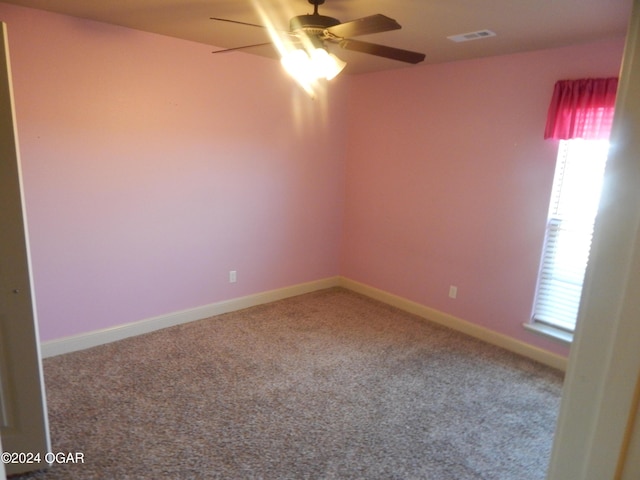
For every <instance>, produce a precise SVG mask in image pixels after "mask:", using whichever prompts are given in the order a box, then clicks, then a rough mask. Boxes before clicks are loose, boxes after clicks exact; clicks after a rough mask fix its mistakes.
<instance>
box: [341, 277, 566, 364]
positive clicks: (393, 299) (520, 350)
mask: <svg viewBox="0 0 640 480" xmlns="http://www.w3.org/2000/svg"><path fill="white" fill-rule="evenodd" d="M339 286H341V287H343V288H346V289H349V290H352V291H354V292H357V293H360V294H362V295H366V296H367V297H371V298H373V299H376V300H379V301H381V302H383V303H386V304H388V305H392V306H394V307H396V308H399V309H400V310H404V311H405V312H409V313H412V314H414V315H417V316H419V317H422V318H424V319H426V320H430V321H432V322H434V323H438V324H440V325H443V326H445V327H448V328H451V329H453V330H457V331H459V332H462V333H464V334H466V335H469V336H471V337H474V338H477V339H479V340H482V341H483V342H486V343H490V344H492V345H496V346H498V347H501V348H504V349H505V350H509V351H511V352H514V353H517V354H519V355H522V356H524V357H527V358H531V359H533V360H535V361H537V362H540V363H542V364H544V365H548V366H550V367H552V368H556V369H558V370H562V371H563V372H565V371H566V370H567V358H565V357H563V356H561V355H557V354H555V353H552V352H549V351H547V350H543V349H541V348H538V347H534V346H533V345H529V344H528V343H525V342H522V341H520V340H516V339H514V338H511V337H508V336H507V335H503V334H501V333H498V332H495V331H493V330H489V329H488V328H485V327H481V326H479V325H476V324H475V323H471V322H468V321H466V320H462V319H461V318H457V317H454V316H453V315H449V314H448V313H443V312H440V311H438V310H435V309H433V308H429V307H426V306H424V305H421V304H419V303H417V302H413V301H411V300H407V299H406V298H403V297H399V296H397V295H394V294H392V293H388V292H386V291H384V290H379V289H377V288H374V287H371V286H369V285H365V284H363V283H359V282H356V281H354V280H350V279H348V278H344V277H340V282H339Z"/></svg>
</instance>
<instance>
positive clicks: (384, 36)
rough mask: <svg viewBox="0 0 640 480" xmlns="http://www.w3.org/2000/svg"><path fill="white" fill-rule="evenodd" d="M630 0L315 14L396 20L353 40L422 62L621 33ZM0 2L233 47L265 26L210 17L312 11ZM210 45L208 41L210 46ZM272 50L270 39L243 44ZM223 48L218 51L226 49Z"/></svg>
mask: <svg viewBox="0 0 640 480" xmlns="http://www.w3.org/2000/svg"><path fill="white" fill-rule="evenodd" d="M632 1H633V0H326V3H325V4H324V5H322V6H320V14H322V15H327V16H331V17H336V18H338V19H340V21H342V22H346V21H349V20H354V19H357V18H360V17H365V16H368V15H372V14H375V13H381V14H384V15H386V16H388V17H391V18H394V19H395V20H397V21H398V22H399V23H400V24H401V25H402V29H401V30H395V31H390V32H384V33H377V34H374V35H367V36H361V37H358V40H364V41H367V42H373V43H379V44H383V45H388V46H392V47H397V48H402V49H407V50H413V51H418V52H423V53H425V54H426V59H425V63H441V62H448V61H455V60H463V59H469V58H474V57H484V56H491V55H502V54H508V53H515V52H521V51H528V50H538V49H544V48H551V47H557V46H566V45H572V44H577V43H584V42H589V41H593V40H598V39H604V38H610V37H616V36H622V35H624V34H625V33H626V30H627V23H628V19H629V15H630V12H631V5H632ZM5 3H11V4H15V5H22V6H26V7H33V8H39V9H42V10H48V11H52V12H58V13H64V14H68V15H72V16H77V17H82V18H87V19H92V20H97V21H101V22H106V23H112V24H116V25H122V26H125V27H130V28H135V29H138V30H144V31H148V32H154V33H159V34H163V35H169V36H172V37H177V38H182V39H186V40H192V41H195V42H200V43H205V44H209V45H212V46H215V47H217V48H234V47H240V46H245V45H252V44H256V43H262V42H269V36H268V33H267V31H266V29H262V28H258V27H253V26H245V25H238V24H233V23H226V22H218V21H214V20H210V17H222V18H228V19H230V20H237V21H242V22H248V23H254V24H264V23H265V19H264V18H262V17H261V15H260V13H259V10H262V11H263V12H264V13H265V14H266V15H267V16H268V18H269V19H270V21H271V22H272V23H273V25H274V27H275V28H277V29H279V30H288V28H289V18H290V17H292V16H295V15H302V14H309V13H312V12H313V6H312V5H310V4H309V3H308V1H307V0H5ZM483 29H489V30H492V31H494V32H495V33H496V34H497V36H496V37H491V38H486V39H482V40H475V41H470V42H464V43H454V42H451V41H450V40H447V36H450V35H455V34H460V33H467V32H473V31H477V30H483ZM332 49H333V51H334V53H336V54H337V55H338V56H339V57H340V58H342V59H344V60H345V61H347V62H348V65H347V68H346V70H345V73H352V74H353V73H363V72H371V71H376V70H387V69H394V68H411V65H410V64H406V63H402V62H398V61H394V60H388V59H384V58H379V57H375V56H372V55H367V54H364V53H356V52H348V51H345V50H341V49H340V48H339V47H338V46H334V47H332ZM212 50H214V48H212ZM241 52H246V53H250V54H256V55H263V56H272V57H274V58H276V54H275V50H274V48H273V47H271V46H265V47H255V48H248V49H244V50H241ZM229 54H230V53H226V54H224V55H229Z"/></svg>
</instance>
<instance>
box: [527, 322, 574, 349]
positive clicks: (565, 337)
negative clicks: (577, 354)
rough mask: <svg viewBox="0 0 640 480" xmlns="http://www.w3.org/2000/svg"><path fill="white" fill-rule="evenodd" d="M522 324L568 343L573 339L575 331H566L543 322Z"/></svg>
mask: <svg viewBox="0 0 640 480" xmlns="http://www.w3.org/2000/svg"><path fill="white" fill-rule="evenodd" d="M522 326H523V327H524V328H525V329H527V330H530V331H532V332H535V333H538V334H540V335H544V336H545V337H549V338H553V339H554V340H558V341H560V342H562V343H565V344H568V345H570V344H571V342H572V341H573V333H570V332H565V331H564V330H560V329H558V328H553V327H551V326H549V325H544V324H541V323H523V324H522Z"/></svg>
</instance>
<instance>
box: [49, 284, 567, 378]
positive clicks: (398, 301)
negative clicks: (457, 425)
mask: <svg viewBox="0 0 640 480" xmlns="http://www.w3.org/2000/svg"><path fill="white" fill-rule="evenodd" d="M338 286H339V287H343V288H346V289H348V290H352V291H354V292H357V293H360V294H362V295H366V296H367V297H371V298H374V299H376V300H379V301H381V302H384V303H387V304H389V305H392V306H394V307H396V308H399V309H401V310H404V311H406V312H409V313H412V314H414V315H418V316H419V317H422V318H424V319H427V320H430V321H432V322H435V323H438V324H440V325H443V326H445V327H449V328H451V329H453V330H457V331H459V332H462V333H464V334H466V335H469V336H471V337H475V338H477V339H479V340H482V341H484V342H487V343H490V344H492V345H496V346H498V347H501V348H504V349H506V350H509V351H511V352H514V353H517V354H519V355H523V356H525V357H528V358H531V359H533V360H536V361H538V362H540V363H543V364H545V365H548V366H550V367H553V368H556V369H559V370H562V371H566V368H567V359H566V358H565V357H562V356H560V355H556V354H554V353H551V352H548V351H547V350H543V349H541V348H537V347H534V346H532V345H529V344H527V343H525V342H521V341H519V340H516V339H514V338H511V337H508V336H506V335H503V334H500V333H497V332H494V331H492V330H489V329H487V328H484V327H481V326H479V325H476V324H474V323H471V322H468V321H466V320H462V319H460V318H457V317H454V316H453V315H449V314H447V313H443V312H440V311H438V310H435V309H433V308H429V307H426V306H424V305H421V304H419V303H416V302H413V301H411V300H407V299H406V298H403V297H399V296H397V295H394V294H391V293H388V292H386V291H384V290H379V289H377V288H374V287H371V286H369V285H365V284H363V283H359V282H356V281H354V280H350V279H348V278H345V277H329V278H325V279H322V280H316V281H313V282H308V283H302V284H298V285H293V286H290V287H285V288H280V289H276V290H270V291H267V292H261V293H256V294H253V295H247V296H245V297H239V298H233V299H231V300H225V301H222V302H216V303H212V304H209V305H203V306H201V307H195V308H190V309H188V310H183V311H180V312H174V313H170V314H167V315H161V316H158V317H154V318H149V319H146V320H141V321H138V322H133V323H128V324H124V325H118V326H116V327H112V328H106V329H103V330H96V331H93V332H88V333H83V334H80V335H74V336H71V337H66V338H61V339H59V340H50V341H47V342H43V343H42V344H41V351H42V356H43V357H44V358H47V357H53V356H56V355H62V354H64V353H70V352H75V351H78V350H84V349H86V348H91V347H95V346H98V345H102V344H105V343H110V342H115V341H117V340H122V339H125V338H128V337H133V336H135V335H141V334H144V333H149V332H153V331H155V330H160V329H162V328H166V327H171V326H174V325H180V324H182V323H188V322H193V321H195V320H201V319H203V318H208V317H212V316H214V315H220V314H222V313H227V312H233V311H236V310H241V309H243V308H249V307H253V306H256V305H262V304H265V303H269V302H275V301H276V300H282V299H284V298H288V297H294V296H296V295H302V294H305V293H310V292H314V291H316V290H323V289H325V288H331V287H338Z"/></svg>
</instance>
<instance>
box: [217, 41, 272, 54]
mask: <svg viewBox="0 0 640 480" xmlns="http://www.w3.org/2000/svg"><path fill="white" fill-rule="evenodd" d="M265 45H273V43H271V42H266V43H256V44H254V45H244V46H242V47H233V48H223V49H222V50H214V51H213V52H211V53H226V52H233V51H236V50H244V49H245V48H252V47H263V46H265Z"/></svg>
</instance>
